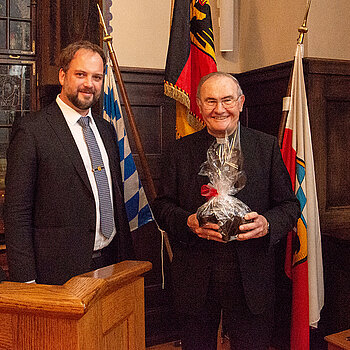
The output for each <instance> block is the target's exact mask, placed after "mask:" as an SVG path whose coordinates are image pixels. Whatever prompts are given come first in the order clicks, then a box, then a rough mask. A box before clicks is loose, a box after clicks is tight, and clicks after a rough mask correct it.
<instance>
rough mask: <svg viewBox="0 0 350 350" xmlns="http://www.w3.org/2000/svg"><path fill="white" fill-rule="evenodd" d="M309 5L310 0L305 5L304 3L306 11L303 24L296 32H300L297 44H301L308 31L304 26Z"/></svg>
mask: <svg viewBox="0 0 350 350" xmlns="http://www.w3.org/2000/svg"><path fill="white" fill-rule="evenodd" d="M310 5H311V0H308V1H307V5H306V13H305V17H304V21H303V24H302V25H301V26H300V27H299V28H298V32H299V33H300V34H299V38H298V44H302V43H303V42H304V36H305V34H306V33H307V31H308V29H307V27H306V23H307V17H308V15H309V10H310Z"/></svg>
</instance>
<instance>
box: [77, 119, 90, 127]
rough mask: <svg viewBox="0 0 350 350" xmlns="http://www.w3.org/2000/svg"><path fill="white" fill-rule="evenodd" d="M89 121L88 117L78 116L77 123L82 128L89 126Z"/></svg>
mask: <svg viewBox="0 0 350 350" xmlns="http://www.w3.org/2000/svg"><path fill="white" fill-rule="evenodd" d="M89 122H90V117H89V116H87V117H80V118H79V120H78V123H79V125H80V126H81V127H83V128H87V127H88V126H89Z"/></svg>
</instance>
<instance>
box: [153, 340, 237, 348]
mask: <svg viewBox="0 0 350 350" xmlns="http://www.w3.org/2000/svg"><path fill="white" fill-rule="evenodd" d="M229 349H230V344H229V342H228V341H224V343H223V344H221V343H220V344H218V349H217V350H229ZM147 350H181V344H180V342H171V343H166V344H160V345H155V346H151V347H149V348H147Z"/></svg>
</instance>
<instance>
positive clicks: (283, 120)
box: [278, 0, 311, 148]
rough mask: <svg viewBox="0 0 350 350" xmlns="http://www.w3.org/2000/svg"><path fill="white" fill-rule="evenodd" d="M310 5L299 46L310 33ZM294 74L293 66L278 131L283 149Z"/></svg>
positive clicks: (301, 28)
mask: <svg viewBox="0 0 350 350" xmlns="http://www.w3.org/2000/svg"><path fill="white" fill-rule="evenodd" d="M310 5H311V0H307V4H306V12H305V16H304V20H303V24H302V25H301V26H300V27H299V28H298V32H299V37H298V40H297V43H298V44H303V43H304V37H305V34H306V33H307V31H308V28H307V27H306V23H307V18H308V15H309V10H310ZM292 72H293V66H292V69H291V73H290V75H289V81H288V87H287V93H286V96H285V97H284V98H283V107H282V117H281V122H280V126H279V130H278V144H279V146H280V148H282V142H283V135H284V130H285V127H286V121H287V115H288V112H289V102H290V95H291V88H292Z"/></svg>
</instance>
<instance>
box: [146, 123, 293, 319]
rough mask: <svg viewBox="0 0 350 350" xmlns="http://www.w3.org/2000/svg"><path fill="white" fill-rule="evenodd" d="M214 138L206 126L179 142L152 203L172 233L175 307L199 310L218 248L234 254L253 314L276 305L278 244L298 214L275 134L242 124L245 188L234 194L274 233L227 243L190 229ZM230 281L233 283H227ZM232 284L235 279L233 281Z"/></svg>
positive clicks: (186, 310)
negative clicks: (201, 169) (261, 217)
mask: <svg viewBox="0 0 350 350" xmlns="http://www.w3.org/2000/svg"><path fill="white" fill-rule="evenodd" d="M214 140H215V138H214V137H212V136H211V135H209V134H208V132H207V130H206V129H204V130H202V131H200V132H198V133H195V134H192V135H189V136H187V137H184V138H182V139H181V140H179V141H177V142H176V144H175V146H173V147H172V148H171V151H170V153H169V154H168V156H167V158H166V159H165V161H164V164H163V175H162V186H161V190H160V192H159V195H158V197H157V198H156V200H155V201H154V203H153V211H154V214H155V217H156V219H157V221H158V223H159V225H160V226H161V227H162V228H163V229H164V230H165V231H167V232H168V234H169V236H170V239H171V243H172V247H173V251H174V260H173V263H172V280H173V284H174V295H175V306H176V307H177V309H178V310H179V311H180V312H192V311H193V312H195V311H196V310H198V308H200V307H201V306H203V304H204V302H205V298H206V294H207V287H208V283H209V279H210V274H211V269H212V266H213V264H216V261H215V259H217V254H212V252H213V251H215V250H216V249H217V248H218V245H221V246H220V249H222V251H223V253H225V254H235V256H237V259H238V265H239V270H240V275H241V280H242V284H243V288H244V292H245V298H246V300H247V304H248V306H249V308H250V310H251V311H252V312H253V313H256V314H258V313H262V312H263V311H264V310H266V308H267V307H269V306H270V305H272V302H273V296H274V251H273V246H274V244H275V243H276V242H277V241H279V240H280V239H281V238H282V237H283V236H285V235H286V234H287V233H288V231H290V230H291V229H292V228H293V226H294V225H295V223H296V221H297V218H298V217H299V215H300V206H299V202H298V200H297V199H296V197H295V195H294V193H293V191H292V187H291V182H290V178H289V175H288V172H287V170H286V168H285V166H284V163H283V161H282V157H281V153H280V150H279V148H278V144H277V140H276V138H275V137H273V136H270V135H267V134H264V133H261V132H258V131H255V130H252V129H248V128H244V127H241V148H242V152H243V157H244V163H243V168H244V170H245V172H246V175H247V184H246V186H245V187H244V188H243V189H242V190H241V191H240V192H239V193H238V194H237V195H236V196H237V198H239V199H241V200H242V201H243V202H244V203H246V204H247V205H248V206H249V207H250V208H251V209H252V211H256V212H258V213H259V214H262V215H264V216H265V217H266V219H267V220H268V222H269V223H270V233H269V234H268V235H267V236H265V237H263V238H258V239H251V240H247V241H242V242H238V241H233V242H229V243H227V244H225V246H222V245H223V244H224V243H219V242H214V241H207V240H205V239H201V238H199V237H197V236H196V235H195V234H194V233H192V231H191V230H190V229H189V228H188V227H187V218H188V216H189V215H190V214H193V213H195V212H196V210H197V208H198V207H199V206H201V205H202V204H203V203H204V202H205V199H204V197H202V196H201V194H200V193H201V191H200V189H201V186H202V185H203V184H206V183H208V181H209V180H208V178H207V177H205V176H200V175H198V171H199V168H200V165H201V164H202V163H203V162H204V161H205V160H206V152H207V149H208V147H209V146H210V145H211V144H212V143H213V142H214ZM229 282H230V281H229ZM233 283H234V281H233Z"/></svg>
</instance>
